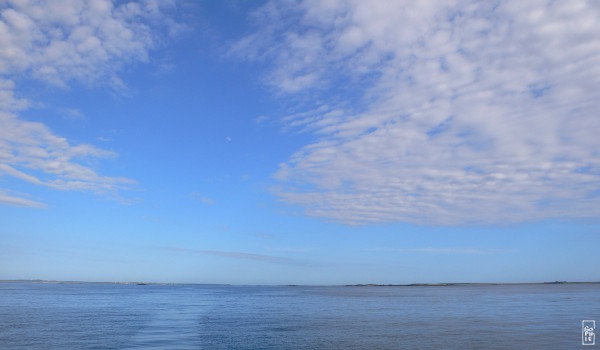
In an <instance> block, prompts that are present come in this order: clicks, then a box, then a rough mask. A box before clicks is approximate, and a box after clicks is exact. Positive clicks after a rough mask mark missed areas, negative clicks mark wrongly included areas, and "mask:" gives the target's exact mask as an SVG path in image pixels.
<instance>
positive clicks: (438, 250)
mask: <svg viewBox="0 0 600 350" xmlns="http://www.w3.org/2000/svg"><path fill="white" fill-rule="evenodd" d="M381 250H384V251H388V252H398V253H431V254H461V255H487V254H495V253H501V252H503V251H502V250H497V249H479V248H456V247H423V248H398V249H393V248H386V249H378V251H381Z"/></svg>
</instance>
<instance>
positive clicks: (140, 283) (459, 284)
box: [0, 279, 600, 287]
mask: <svg viewBox="0 0 600 350" xmlns="http://www.w3.org/2000/svg"><path fill="white" fill-rule="evenodd" d="M0 283H39V284H117V285H138V286H147V285H153V286H178V285H184V286H185V285H190V286H194V285H196V286H257V287H261V286H262V287H276V286H278V287H466V286H511V285H574V284H600V281H552V282H498V283H495V282H444V283H410V284H378V283H365V284H363V283H359V284H330V285H325V284H324V285H317V284H239V285H238V284H228V283H176V282H173V283H167V282H145V281H137V282H136V281H130V282H110V281H58V280H26V279H19V280H0Z"/></svg>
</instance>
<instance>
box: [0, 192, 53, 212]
mask: <svg viewBox="0 0 600 350" xmlns="http://www.w3.org/2000/svg"><path fill="white" fill-rule="evenodd" d="M0 203H2V204H7V205H11V206H17V207H29V208H43V207H45V206H46V205H45V204H44V203H40V202H36V201H34V200H31V199H27V198H24V197H23V196H14V195H9V194H7V193H5V192H4V191H2V190H0Z"/></svg>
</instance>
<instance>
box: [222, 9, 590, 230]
mask: <svg viewBox="0 0 600 350" xmlns="http://www.w3.org/2000/svg"><path fill="white" fill-rule="evenodd" d="M254 16H255V17H257V18H261V19H262V21H263V22H264V23H268V25H264V26H259V28H258V29H257V31H256V32H255V33H252V34H251V35H249V36H248V37H246V38H243V39H242V40H240V41H239V42H238V43H237V44H236V45H234V46H233V47H232V49H231V51H230V53H231V54H232V55H237V56H238V57H242V58H243V59H247V60H250V61H253V60H265V61H268V62H269V65H270V66H271V67H273V68H272V69H271V70H269V71H268V72H267V74H266V77H267V78H266V80H265V82H266V83H267V84H269V85H270V86H272V87H273V88H274V89H276V90H277V91H278V92H279V93H282V94H291V93H293V94H308V95H310V96H311V97H312V98H311V100H312V101H319V104H317V105H314V106H312V107H310V108H308V107H307V108H306V109H305V110H304V111H300V112H298V113H295V114H293V115H290V116H287V117H285V118H283V122H284V124H285V127H287V128H290V127H291V128H295V129H296V130H299V131H304V132H306V131H309V132H312V133H313V134H314V135H315V137H316V140H315V142H313V143H311V144H309V145H306V146H305V147H303V148H302V149H300V150H299V151H298V152H296V153H295V154H294V155H292V156H291V158H290V159H289V160H288V161H287V162H286V163H284V164H281V166H280V170H279V171H278V172H277V174H276V175H275V177H276V178H277V179H278V180H279V181H280V185H279V186H278V187H277V189H276V192H277V194H278V195H279V196H280V198H282V199H283V200H285V201H286V202H289V203H292V204H299V205H301V206H303V207H304V208H305V209H306V211H307V213H308V214H310V215H314V216H321V217H325V218H331V219H335V220H339V221H342V222H346V223H366V222H396V221H403V222H413V223H418V224H465V223H508V222H522V221H533V220H543V219H547V218H566V219H575V218H590V217H591V218H597V217H598V216H599V214H600V194H599V192H598V190H599V189H600V139H599V138H598V137H597V136H596V134H597V133H598V131H599V130H600V118H598V115H597V113H598V111H599V110H600V92H599V91H600V63H599V62H600V36H599V35H598V33H600V6H599V4H598V3H596V2H584V1H569V2H546V1H537V2H518V1H511V2H501V3H498V4H496V3H490V2H485V1H482V2H469V1H447V2H438V1H432V2H429V1H418V2H408V3H407V2H389V1H379V2H377V1H376V2H372V1H370V2H364V1H328V2H321V1H302V2H300V3H299V4H298V5H293V4H290V3H287V2H286V3H282V2H270V3H268V4H267V5H266V6H265V7H264V8H263V9H261V10H260V11H258V12H257V14H255V15H254ZM264 17H266V19H265V18H264ZM323 101H325V102H323Z"/></svg>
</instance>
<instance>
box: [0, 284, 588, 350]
mask: <svg viewBox="0 0 600 350" xmlns="http://www.w3.org/2000/svg"><path fill="white" fill-rule="evenodd" d="M583 319H595V320H596V321H597V322H596V323H597V324H598V323H600V285H598V284H558V285H496V286H450V287H433V286H423V287H343V286H334V287H300V286H275V287H265V286H207V285H144V286H141V285H120V284H48V283H32V282H24V283H20V282H19V283H17V282H10V283H9V282H4V283H0V349H406V348H408V349H411V348H415V349H534V348H539V349H541V348H544V349H575V348H582V345H581V321H582V320H583ZM592 348H593V347H592Z"/></svg>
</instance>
